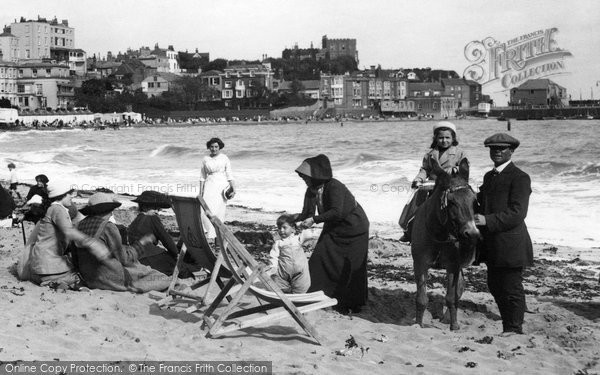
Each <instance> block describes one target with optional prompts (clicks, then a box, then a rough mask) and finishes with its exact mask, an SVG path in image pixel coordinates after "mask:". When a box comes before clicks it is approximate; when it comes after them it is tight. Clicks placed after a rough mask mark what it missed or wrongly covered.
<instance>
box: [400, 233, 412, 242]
mask: <svg viewBox="0 0 600 375" xmlns="http://www.w3.org/2000/svg"><path fill="white" fill-rule="evenodd" d="M400 242H410V234H409V233H408V232H404V234H403V235H402V237H400Z"/></svg>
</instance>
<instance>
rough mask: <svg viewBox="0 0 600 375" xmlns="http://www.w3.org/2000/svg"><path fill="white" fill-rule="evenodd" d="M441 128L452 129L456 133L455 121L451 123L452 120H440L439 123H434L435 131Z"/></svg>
mask: <svg viewBox="0 0 600 375" xmlns="http://www.w3.org/2000/svg"><path fill="white" fill-rule="evenodd" d="M440 128H446V129H450V130H452V131H453V132H454V133H456V126H455V125H454V124H453V123H451V122H450V121H440V122H438V123H437V124H435V125H433V132H434V133H435V131H436V130H438V129H440Z"/></svg>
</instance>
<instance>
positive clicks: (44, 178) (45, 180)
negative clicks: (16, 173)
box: [35, 174, 50, 184]
mask: <svg viewBox="0 0 600 375" xmlns="http://www.w3.org/2000/svg"><path fill="white" fill-rule="evenodd" d="M35 180H36V181H40V182H43V183H44V184H47V183H48V181H50V180H49V179H48V176H46V175H45V174H38V175H37V176H35Z"/></svg>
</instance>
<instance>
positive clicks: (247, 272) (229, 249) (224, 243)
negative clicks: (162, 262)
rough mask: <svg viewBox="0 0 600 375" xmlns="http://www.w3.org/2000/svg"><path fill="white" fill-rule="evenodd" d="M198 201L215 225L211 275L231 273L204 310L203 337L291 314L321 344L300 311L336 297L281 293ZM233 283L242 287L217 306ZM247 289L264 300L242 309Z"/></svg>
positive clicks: (329, 302) (326, 303) (321, 305)
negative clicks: (215, 253)
mask: <svg viewBox="0 0 600 375" xmlns="http://www.w3.org/2000/svg"><path fill="white" fill-rule="evenodd" d="M199 200H200V204H201V206H202V208H203V209H204V212H205V213H206V216H207V217H208V218H209V220H210V221H211V223H212V224H213V226H214V227H215V231H216V234H217V241H218V244H219V246H220V249H221V251H220V253H219V257H218V260H217V262H216V263H215V269H214V270H213V275H215V274H218V273H219V272H220V268H221V267H223V266H225V267H227V268H228V270H229V271H230V272H231V275H232V277H231V279H229V282H228V283H227V284H226V285H225V287H224V288H222V290H221V292H220V293H219V295H218V296H217V298H216V299H215V300H214V301H213V302H212V304H211V305H210V306H209V307H208V309H207V310H206V311H205V312H204V316H203V320H204V322H205V324H206V325H207V327H208V329H209V330H208V333H207V335H206V336H207V337H211V336H216V335H220V334H223V333H226V332H231V331H236V330H239V329H243V328H246V327H252V326H255V325H258V324H263V323H270V322H273V321H276V320H279V319H283V318H286V317H292V318H293V319H294V320H295V321H296V322H297V323H298V324H299V325H300V326H301V327H302V328H303V329H304V331H306V333H307V334H308V335H309V336H310V337H312V338H313V339H314V340H315V341H316V342H317V343H318V344H319V345H320V344H321V338H320V337H319V336H318V334H317V331H316V330H315V329H314V328H313V326H312V325H311V324H310V323H309V322H308V321H307V320H306V318H305V317H304V315H303V314H304V313H307V312H309V311H314V310H318V309H322V308H325V307H329V306H334V305H336V304H337V300H335V299H334V298H330V297H327V296H326V295H325V294H324V293H323V292H322V291H319V292H313V293H304V294H285V293H283V291H282V290H281V289H280V288H279V287H278V286H277V284H275V282H274V281H273V280H272V279H271V277H270V276H269V274H267V273H266V272H265V269H266V268H267V266H266V265H262V264H259V263H258V262H257V261H256V260H255V259H254V257H253V256H252V255H251V254H250V253H249V252H248V251H247V250H246V248H245V247H244V245H243V244H242V243H240V242H239V241H238V239H237V238H236V237H235V236H234V235H233V233H232V232H231V231H230V230H229V228H227V226H225V225H224V224H223V223H222V222H221V220H219V218H217V217H216V216H213V215H212V213H211V212H210V210H209V209H208V206H207V205H206V202H204V200H203V199H202V198H200V199H199ZM258 280H260V281H261V282H262V284H263V285H264V286H265V288H262V287H258V286H257V285H254V282H255V281H258ZM212 283H213V281H212V280H211V284H212ZM234 286H241V287H240V288H239V289H238V290H237V291H236V292H235V293H234V294H233V298H232V300H231V301H230V302H229V303H228V304H226V305H225V306H220V304H221V302H223V299H224V298H225V296H227V295H228V293H229V291H230V290H231V289H232V288H233V287H234ZM209 288H210V286H209ZM246 292H250V293H252V294H253V295H254V296H255V297H256V298H258V300H259V302H261V303H262V302H264V304H261V305H259V306H256V307H251V308H245V309H244V308H243V307H241V306H240V302H241V299H242V297H243V296H244V295H245V294H246Z"/></svg>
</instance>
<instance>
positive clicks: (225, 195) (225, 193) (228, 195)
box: [221, 185, 233, 201]
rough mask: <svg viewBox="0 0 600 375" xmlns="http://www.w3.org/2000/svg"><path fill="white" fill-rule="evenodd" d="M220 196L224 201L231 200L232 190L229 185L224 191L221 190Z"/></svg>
mask: <svg viewBox="0 0 600 375" xmlns="http://www.w3.org/2000/svg"><path fill="white" fill-rule="evenodd" d="M221 194H223V199H225V200H226V201H228V200H230V199H231V198H233V188H232V187H231V185H228V186H227V187H226V188H225V189H223V191H222V192H221Z"/></svg>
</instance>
